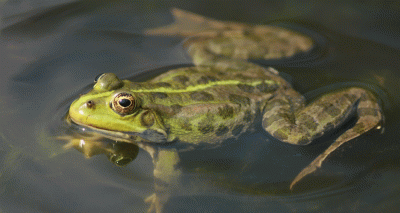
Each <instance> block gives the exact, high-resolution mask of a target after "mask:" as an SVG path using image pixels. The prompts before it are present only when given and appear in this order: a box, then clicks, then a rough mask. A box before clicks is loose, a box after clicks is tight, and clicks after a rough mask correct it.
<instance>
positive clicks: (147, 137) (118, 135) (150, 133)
mask: <svg viewBox="0 0 400 213" xmlns="http://www.w3.org/2000/svg"><path fill="white" fill-rule="evenodd" d="M66 119H67V122H68V123H70V125H71V126H72V125H73V126H74V128H76V129H78V130H79V131H80V132H85V133H87V132H90V133H96V134H100V135H102V136H104V137H106V138H109V139H111V140H115V141H122V142H128V143H143V142H147V143H165V142H167V138H166V136H165V134H163V133H159V132H157V131H155V130H145V131H143V132H120V131H113V130H106V129H102V128H99V127H96V126H93V125H87V124H83V123H81V122H79V121H76V120H74V119H73V118H72V117H71V116H69V115H68V116H67V118H66Z"/></svg>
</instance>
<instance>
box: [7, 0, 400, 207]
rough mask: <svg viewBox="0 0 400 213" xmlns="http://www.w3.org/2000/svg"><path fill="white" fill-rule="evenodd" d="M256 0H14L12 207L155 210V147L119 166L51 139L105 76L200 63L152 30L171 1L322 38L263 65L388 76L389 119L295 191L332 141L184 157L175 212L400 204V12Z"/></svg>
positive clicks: (342, 75)
mask: <svg viewBox="0 0 400 213" xmlns="http://www.w3.org/2000/svg"><path fill="white" fill-rule="evenodd" d="M246 2H247V3H246V5H241V4H240V3H239V2H236V4H233V3H232V4H229V5H224V4H223V5H221V3H218V4H214V1H210V2H207V1H206V2H203V1H202V2H190V3H186V2H175V1H174V3H169V2H164V1H147V2H146V3H137V2H136V1H134V2H125V1H98V2H97V1H96V3H93V2H90V1H87V2H86V1H79V2H71V1H61V0H60V1H58V2H57V1H55V2H53V3H39V1H38V2H37V1H21V2H11V1H9V2H6V3H5V4H4V5H3V6H2V8H1V9H2V17H3V21H2V25H1V30H2V31H1V37H0V38H1V41H2V42H1V45H2V46H1V49H0V51H1V61H0V64H2V68H1V69H2V72H1V73H2V77H1V78H0V81H1V84H0V91H1V93H0V110H1V111H0V114H1V121H0V136H1V137H0V186H1V187H0V210H1V211H2V212H95V211H96V212H110V211H116V212H144V211H146V209H147V208H148V206H147V205H146V204H145V203H144V202H143V199H144V198H146V197H147V196H149V195H151V194H152V193H153V192H154V189H153V174H152V170H153V165H152V162H151V158H150V156H148V154H147V153H146V152H144V151H141V152H140V153H139V156H138V158H137V159H136V160H135V161H134V162H132V163H131V164H130V165H129V166H127V167H123V168H120V167H116V166H114V165H113V164H111V163H110V162H109V161H108V160H107V158H106V157H105V156H96V157H93V158H91V159H85V158H84V156H83V155H82V154H81V153H80V152H78V151H76V150H64V149H62V146H63V145H64V143H63V142H62V141H57V140H55V139H54V138H52V137H53V136H54V135H57V134H62V131H63V130H62V128H59V126H60V125H62V118H63V116H64V115H65V113H66V111H67V109H68V106H69V103H71V102H72V101H73V100H74V99H75V98H76V97H78V95H79V94H80V93H83V92H85V91H87V90H88V89H90V87H88V85H90V84H91V83H92V82H93V79H94V77H95V76H96V75H98V74H99V73H104V72H114V73H116V74H117V75H118V76H119V77H121V78H129V77H130V78H131V80H144V79H146V78H150V77H151V76H154V75H155V74H157V73H158V72H159V71H160V68H162V67H166V66H172V65H182V64H189V63H190V59H189V58H188V56H187V55H186V52H185V50H184V49H183V48H182V46H181V44H182V39H181V38H177V37H172V38H171V37H161V36H145V35H143V34H142V32H143V30H145V29H147V28H154V27H159V26H163V25H166V24H169V23H171V22H172V21H173V19H172V16H171V14H170V13H169V8H171V7H178V8H181V9H186V10H190V11H192V12H196V13H199V14H202V15H207V16H210V17H213V18H217V19H223V20H231V21H244V22H251V23H270V24H275V25H280V26H286V27H290V28H293V29H296V30H300V31H303V32H304V33H307V34H309V35H310V36H311V37H313V38H314V39H316V40H317V42H318V45H319V46H318V49H317V50H315V51H314V52H313V53H312V54H311V55H308V56H307V57H305V58H296V59H293V60H287V61H285V62H284V63H276V62H271V61H269V62H268V61H259V62H260V63H262V64H265V65H273V66H274V67H276V68H277V69H278V70H279V71H281V72H284V73H287V74H288V75H290V76H291V77H290V78H291V81H292V82H293V85H294V86H295V88H296V89H297V90H298V91H300V92H302V93H307V92H310V91H314V90H316V89H318V88H321V87H324V86H327V85H330V84H337V85H340V83H343V82H363V83H368V84H370V85H375V87H374V88H380V89H379V91H380V92H381V95H382V98H384V108H385V109H384V114H385V115H386V122H385V125H384V127H385V128H384V132H383V133H382V132H381V131H371V132H369V133H367V134H365V135H363V136H361V137H359V138H357V139H354V140H352V141H351V142H349V143H347V144H345V145H343V146H342V147H341V148H340V149H338V150H337V151H335V152H334V153H332V154H331V155H330V157H329V159H328V161H327V162H325V163H324V165H323V167H322V169H320V170H319V171H317V172H316V173H315V174H313V175H310V176H309V177H307V178H306V179H305V180H304V181H303V182H301V183H299V185H298V187H297V188H295V190H293V191H290V190H288V185H289V183H290V181H291V180H292V179H293V178H294V177H295V175H296V174H297V173H298V172H299V171H301V169H302V168H303V167H304V166H306V165H308V164H309V163H310V162H311V161H312V160H313V159H314V158H315V157H316V156H318V154H319V153H321V152H322V151H323V150H324V149H326V148H327V147H328V146H329V144H330V143H331V142H332V139H327V140H322V141H317V143H315V144H313V145H310V146H306V147H297V146H291V145H287V144H282V143H279V142H277V141H276V140H273V139H271V138H269V137H268V136H267V135H266V134H265V133H263V132H257V133H254V134H247V135H244V136H243V137H241V138H240V139H239V140H237V141H230V142H229V143H225V145H224V146H222V147H219V148H216V149H212V150H197V151H192V152H184V153H182V167H183V168H184V169H185V173H184V176H183V182H184V184H187V186H188V187H187V189H186V190H182V193H181V194H179V196H176V197H174V198H173V199H172V200H171V201H170V202H169V204H168V206H167V210H168V212H189V211H190V212H265V211H267V212H268V211H270V212H276V211H287V212H290V211H306V210H307V211H328V212H338V211H343V212H348V211H357V212H359V211H366V212H377V211H394V210H395V209H398V208H399V206H400V202H399V197H400V193H399V187H400V181H399V179H398V178H397V177H398V175H399V173H400V165H399V163H400V161H399V157H398V156H399V155H398V150H399V148H400V147H399V145H398V144H399V143H398V142H399V139H398V138H400V137H399V136H400V135H399V131H398V129H399V127H400V123H399V116H400V114H399V110H398V109H399V97H400V94H399V90H398V88H399V87H398V82H399V76H400V73H399V71H398V70H399V68H400V65H399V63H398V61H399V55H400V54H399V53H400V51H399V47H400V40H399V39H398V38H399V35H400V31H399V30H398V29H397V28H396V27H395V26H398V24H399V23H397V21H395V20H400V19H399V16H400V15H399V14H400V13H399V12H398V11H399V9H400V7H398V6H397V7H396V5H385V4H380V2H379V1H370V2H369V3H365V4H363V5H359V4H356V3H346V4H340V5H339V4H335V3H332V2H331V1H329V2H328V1H326V2H325V1H321V2H318V3H312V2H310V3H306V4H304V3H302V2H301V1H299V2H300V3H299V2H297V1H294V0H292V1H279V2H280V3H276V2H272V1H264V2H260V1H246ZM212 8H223V9H222V10H221V9H212ZM243 8H245V9H243ZM333 8H337V9H333ZM388 20H390V21H388ZM139 73H141V75H140V76H139V77H138V75H137V74H139ZM327 90H329V88H328V89H327ZM323 91H325V90H324V89H323V90H317V93H318V92H319V93H321V92H323ZM309 94H310V93H309ZM311 96H312V94H311Z"/></svg>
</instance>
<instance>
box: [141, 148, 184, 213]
mask: <svg viewBox="0 0 400 213" xmlns="http://www.w3.org/2000/svg"><path fill="white" fill-rule="evenodd" d="M139 146H140V147H141V148H142V149H144V150H146V151H147V152H148V153H149V154H150V156H151V157H152V158H153V164H154V190H155V193H154V194H152V195H150V196H149V197H147V198H146V199H145V202H146V203H149V204H150V207H149V209H148V212H156V213H161V212H163V211H164V205H165V203H166V202H168V200H169V198H170V197H171V195H172V193H174V192H175V191H176V190H177V188H178V187H179V184H180V177H181V174H182V171H181V170H180V169H179V167H178V164H179V161H180V158H179V155H178V151H177V150H176V149H174V148H161V147H155V146H150V145H147V144H139Z"/></svg>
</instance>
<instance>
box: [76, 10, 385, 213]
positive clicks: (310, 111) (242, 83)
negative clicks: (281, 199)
mask: <svg viewBox="0 0 400 213" xmlns="http://www.w3.org/2000/svg"><path fill="white" fill-rule="evenodd" d="M185 14H186V13H185V12H182V11H179V10H175V15H176V16H177V17H178V18H180V19H179V20H181V21H182V17H189V18H188V19H189V20H190V19H192V21H195V22H200V23H207V24H208V26H213V28H212V30H210V29H208V28H207V30H205V31H201V32H200V31H198V30H197V31H196V30H194V32H190V31H187V30H186V31H185V30H181V29H180V30H178V29H177V28H175V27H174V26H172V27H169V28H165V29H161V30H159V31H150V32H151V33H153V34H154V33H156V32H158V33H165V34H172V33H174V32H175V34H178V35H189V36H196V37H192V38H191V39H189V40H188V41H187V43H186V46H187V48H188V50H189V54H190V55H191V56H192V58H193V62H194V64H195V66H193V67H184V68H179V69H174V70H170V71H168V72H166V73H164V74H162V75H160V76H158V77H156V78H154V79H152V80H150V81H147V82H131V81H128V80H120V79H119V78H118V77H117V76H116V75H115V74H112V73H105V74H102V75H100V76H98V77H96V80H95V85H94V87H93V90H92V91H90V92H89V93H87V94H84V95H82V96H81V97H80V98H79V99H77V100H75V101H74V102H73V103H72V104H71V106H70V110H69V117H70V118H71V120H72V121H73V122H74V123H76V124H78V125H81V126H84V127H89V128H91V129H94V130H96V132H97V133H99V134H100V135H101V136H103V137H106V138H111V139H115V140H117V141H123V142H128V143H135V144H138V145H139V146H141V147H142V148H144V149H145V150H146V151H148V152H149V153H150V154H151V155H152V157H153V160H154V164H155V172H154V174H155V176H156V177H157V178H163V179H166V180H168V181H169V182H171V181H172V182H173V181H176V180H173V179H176V178H178V176H179V174H180V173H179V171H173V172H164V171H161V172H160V171H158V172H156V171H157V169H163V170H165V169H166V168H170V170H174V166H173V165H174V164H176V163H178V162H179V159H178V158H179V156H178V155H177V150H176V149H174V148H173V146H174V143H172V142H178V143H182V144H187V145H188V146H190V147H192V148H196V147H200V146H202V147H207V146H208V147H215V146H217V145H218V144H220V143H222V142H224V141H226V139H228V138H236V137H238V136H239V135H241V134H242V133H244V132H248V131H249V130H251V129H252V128H253V127H255V126H262V128H263V129H264V130H265V131H266V132H268V133H269V134H270V135H271V136H273V137H274V138H276V139H278V140H280V141H282V142H286V143H290V144H294V145H306V144H309V143H310V142H312V141H313V140H314V139H316V138H318V137H320V136H322V135H324V133H325V132H327V131H329V130H333V129H335V128H337V127H338V126H339V125H341V124H343V123H344V122H345V121H346V120H347V118H348V117H349V116H352V115H354V114H356V115H357V122H356V124H355V125H354V126H353V127H351V128H350V129H348V130H347V131H346V132H344V133H343V134H342V135H340V136H339V138H338V139H337V140H336V141H335V142H334V143H333V144H332V145H331V146H330V147H329V148H328V149H327V150H326V151H325V152H324V153H323V154H321V155H320V156H319V157H318V158H317V159H316V160H314V162H312V163H311V164H310V165H309V166H308V167H306V168H305V169H304V170H303V171H302V172H301V173H300V174H299V175H298V176H297V177H296V178H295V179H294V181H293V182H292V184H291V185H290V187H292V186H293V185H294V184H295V183H297V182H298V181H299V180H300V179H302V178H303V177H304V176H305V175H307V174H309V173H311V172H313V171H315V170H316V169H317V168H318V167H320V166H321V163H322V162H323V160H324V159H325V158H326V156H327V155H328V154H329V153H331V152H332V151H334V150H335V149H336V148H337V147H339V146H340V145H341V144H343V143H344V142H346V141H349V140H350V139H353V138H354V137H357V136H359V135H360V134H362V133H364V132H366V131H368V130H370V129H372V128H374V127H378V126H379V124H380V122H381V121H382V120H383V115H382V113H381V108H380V106H379V104H378V100H377V98H376V97H375V95H374V94H373V93H371V92H370V91H368V90H365V89H363V88H357V87H348V88H343V89H341V90H337V91H333V92H330V93H328V94H324V95H322V96H321V97H319V98H317V99H316V100H315V101H313V102H312V103H309V104H306V103H305V99H304V97H303V96H302V95H301V94H299V93H298V92H296V91H295V90H294V89H293V88H292V86H291V85H290V84H289V83H288V82H287V81H285V80H284V79H283V78H281V77H280V76H279V73H278V71H276V70H275V69H273V68H270V67H268V68H265V67H262V66H259V65H256V64H253V63H250V62H247V61H245V60H243V59H246V58H254V57H262V58H268V59H271V58H274V59H277V58H283V57H290V56H292V55H293V54H298V53H299V52H300V53H301V52H306V51H310V49H311V48H312V40H311V39H309V38H307V37H306V36H304V35H301V34H298V33H294V32H291V31H288V30H284V29H280V28H276V30H275V31H274V30H271V29H275V28H274V27H272V28H268V27H265V28H263V27H260V26H250V25H243V24H236V25H235V24H233V23H225V22H218V21H214V20H209V19H205V18H204V17H199V16H195V15H193V14H186V15H185ZM185 21H187V19H185ZM178 23H179V21H178ZM259 32H269V33H259ZM268 36H269V37H268ZM274 36H275V37H274ZM279 36H281V37H279ZM260 37H261V38H260ZM278 38H279V39H278ZM285 38H287V39H290V38H293V39H294V40H295V41H296V42H294V43H293V44H291V42H290V41H287V42H282V41H281V40H284V39H285ZM257 42H264V43H263V44H262V45H260V46H262V47H263V48H264V49H261V50H260V48H259V46H257ZM265 42H266V44H265ZM268 42H270V43H269V46H268V45H267V44H268ZM253 43H254V44H255V45H253ZM285 44H286V45H287V46H285ZM293 45H294V46H295V45H297V46H295V47H293ZM246 47H248V48H246ZM266 48H269V50H265V49H266ZM152 144H164V145H168V144H172V145H171V148H170V149H168V148H166V149H165V148H164V149H162V150H160V149H159V148H157V147H153V146H152ZM164 147H165V146H164ZM166 161H168V162H166ZM166 165H168V166H166ZM166 176H168V177H166ZM148 200H149V201H150V202H151V203H152V204H153V207H152V208H153V210H156V211H161V208H162V203H163V202H165V200H166V198H165V197H164V198H160V196H157V194H155V195H153V196H151V197H150V198H149V199H148Z"/></svg>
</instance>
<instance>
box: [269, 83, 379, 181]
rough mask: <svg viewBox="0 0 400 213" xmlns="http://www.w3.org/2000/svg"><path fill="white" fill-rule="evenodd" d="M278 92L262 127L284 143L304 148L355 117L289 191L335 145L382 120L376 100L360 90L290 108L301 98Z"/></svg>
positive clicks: (270, 103) (332, 95)
mask: <svg viewBox="0 0 400 213" xmlns="http://www.w3.org/2000/svg"><path fill="white" fill-rule="evenodd" d="M282 93H283V94H280V95H277V96H276V97H275V98H274V99H272V100H270V101H269V102H268V106H267V107H266V109H265V113H264V115H263V127H264V129H265V130H266V131H267V132H268V133H270V134H271V135H272V136H274V137H275V138H277V139H279V140H280V141H283V142H286V143H290V144H294V145H307V144H309V143H311V141H313V140H314V139H316V138H318V137H320V136H322V135H323V134H324V133H325V132H328V131H329V130H332V129H334V128H337V127H338V126H340V125H341V124H343V123H344V122H345V121H346V120H347V118H348V117H349V116H351V115H354V113H355V114H356V115H357V122H356V124H355V125H354V126H353V127H352V128H350V129H348V130H347V131H345V132H344V133H343V134H342V135H340V136H339V137H338V138H337V139H336V140H335V142H334V143H333V144H332V145H331V146H330V147H329V148H328V149H327V150H326V151H325V152H324V153H322V154H321V155H319V156H318V157H317V158H316V159H315V160H314V161H313V162H312V163H311V164H309V165H308V166H307V167H305V168H304V169H303V170H302V171H301V172H300V173H299V174H298V175H297V176H296V178H295V179H294V180H293V181H292V183H291V184H290V188H291V189H292V188H293V186H294V185H295V184H296V183H297V182H298V181H300V180H301V179H302V178H303V177H305V176H306V175H308V174H310V173H312V172H314V171H315V170H316V169H317V168H319V167H321V164H322V162H323V161H324V160H325V158H326V157H327V156H328V155H329V154H330V153H332V152H333V151H335V150H336V149H337V148H338V147H339V146H341V145H342V144H343V143H345V142H347V141H349V140H351V139H353V138H355V137H358V136H359V135H361V134H363V133H365V132H367V131H369V130H371V129H372V128H374V127H377V128H379V127H380V124H381V123H382V121H383V119H384V118H383V114H382V112H381V107H380V105H379V103H378V100H377V98H376V97H375V96H374V94H372V93H371V92H369V91H367V90H365V89H362V88H356V87H351V88H346V89H343V90H339V91H335V92H332V93H329V94H325V95H323V96H321V97H319V98H318V99H316V100H315V101H313V102H312V103H310V104H308V105H307V106H304V105H303V104H302V103H300V104H297V105H296V106H294V105H293V100H299V99H301V98H300V97H299V95H298V94H296V93H295V92H294V91H293V90H291V89H289V90H286V91H284V92H282ZM300 102H301V101H300ZM294 103H296V102H294ZM293 106H294V107H293Z"/></svg>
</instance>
